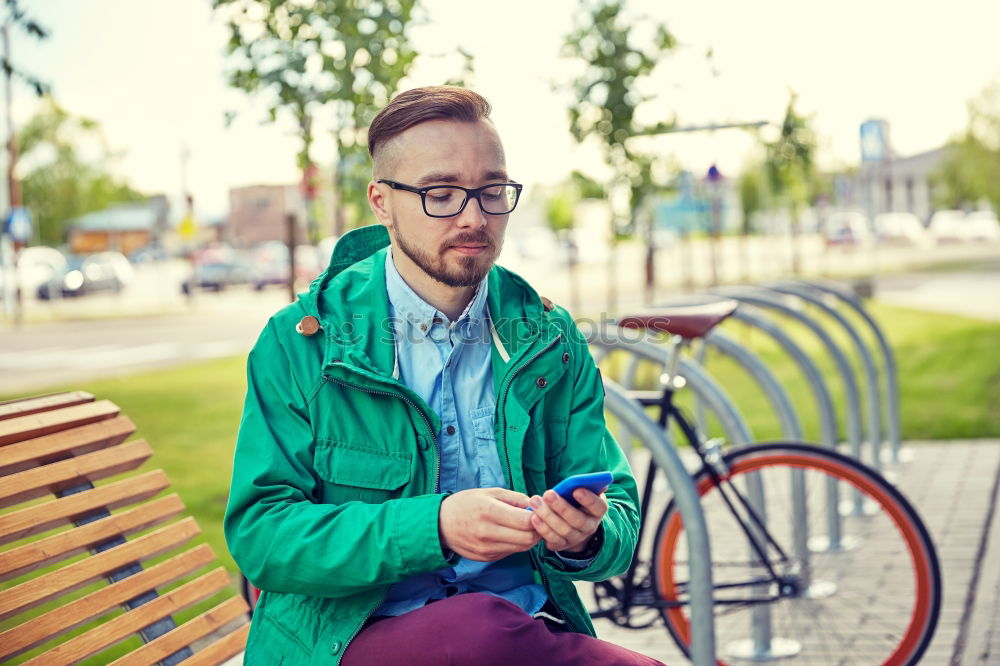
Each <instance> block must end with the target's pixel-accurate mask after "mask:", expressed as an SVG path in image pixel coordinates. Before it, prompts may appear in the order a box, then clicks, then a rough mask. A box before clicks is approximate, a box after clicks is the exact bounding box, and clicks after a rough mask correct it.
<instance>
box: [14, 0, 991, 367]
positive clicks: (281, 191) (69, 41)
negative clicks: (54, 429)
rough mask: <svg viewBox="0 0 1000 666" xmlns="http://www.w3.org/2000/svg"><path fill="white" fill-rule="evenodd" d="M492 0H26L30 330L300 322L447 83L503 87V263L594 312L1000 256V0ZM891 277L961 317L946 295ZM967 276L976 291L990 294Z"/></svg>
mask: <svg viewBox="0 0 1000 666" xmlns="http://www.w3.org/2000/svg"><path fill="white" fill-rule="evenodd" d="M488 16H489V17H488V18H486V17H485V16H483V15H480V14H478V13H473V12H470V8H469V6H468V4H467V3H462V2H458V1H457V0H395V1H375V0H372V1H367V2H360V1H354V0H352V1H348V0H342V1H339V0H328V1H323V0H315V1H313V0H302V1H300V2H287V3H271V2H256V1H251V0H230V1H223V0H214V1H213V2H209V1H207V0H186V1H178V2H171V3H132V2H127V1H125V0H118V1H116V0H101V1H98V2H90V3H75V2H71V1H69V0H51V1H49V2H45V3H30V2H23V1H21V2H7V3H5V5H4V9H3V16H2V19H3V42H4V51H3V54H4V63H5V79H6V80H5V106H6V115H5V123H4V126H3V128H2V129H3V131H4V132H5V135H6V137H7V138H8V139H9V141H8V145H7V150H6V151H4V155H3V158H4V161H5V166H6V167H7V168H6V169H5V172H6V175H7V177H6V178H4V179H2V186H0V189H2V190H3V191H2V198H0V201H2V203H3V208H4V211H5V212H4V231H5V233H4V243H3V270H2V279H3V282H2V290H0V291H2V298H3V305H4V309H3V316H4V325H16V324H18V323H19V322H34V321H53V320H64V319H79V318H87V319H92V318H95V317H98V318H100V317H108V316H128V315H135V314H150V313H171V312H173V313H177V312H184V311H190V310H191V309H192V308H198V305H197V302H198V301H199V300H200V301H203V303H202V304H203V305H205V304H209V305H210V308H209V311H211V312H219V311H228V310H229V309H230V307H229V305H227V304H232V303H240V309H243V308H244V307H251V306H250V305H248V303H262V305H261V310H263V311H269V310H272V309H273V307H274V306H275V304H276V303H277V304H280V301H281V299H283V298H288V296H287V294H289V293H291V292H294V290H295V289H301V288H304V287H305V286H306V285H307V284H308V282H309V280H310V279H311V278H313V277H314V276H315V275H317V274H318V273H319V272H320V271H321V270H322V269H323V268H324V267H325V265H326V263H327V261H328V258H329V256H330V251H331V250H332V247H333V245H334V244H335V242H336V239H337V238H338V237H339V236H341V235H342V234H343V233H345V232H346V231H348V230H350V229H351V228H354V227H357V226H360V225H365V224H370V223H372V222H373V218H372V216H371V214H370V212H369V211H368V208H367V204H366V202H365V198H364V191H365V185H366V183H367V180H368V177H369V170H370V166H369V162H368V158H367V153H366V152H365V148H364V146H365V127H366V126H367V124H368V122H369V121H370V119H371V117H372V116H373V115H374V113H375V112H377V110H378V109H379V108H380V107H381V106H382V105H384V104H385V102H386V101H387V100H388V99H389V98H390V97H391V96H392V95H393V94H394V93H395V92H397V91H399V90H404V89H407V88H410V87H414V86H418V85H427V84H438V83H443V82H451V83H462V84H465V85H469V86H472V87H474V88H476V89H477V90H479V91H480V92H482V93H483V94H485V95H486V96H487V97H488V98H489V99H490V100H491V101H492V103H493V105H494V110H495V111H494V119H495V121H496V124H497V125H498V127H499V129H500V131H501V135H502V137H503V138H504V141H505V144H506V148H507V152H508V161H509V166H510V170H511V173H512V174H513V176H514V177H515V178H516V179H517V180H519V181H520V182H522V183H524V184H525V185H526V189H525V196H524V198H523V199H522V202H523V203H522V204H521V206H520V208H519V210H518V211H517V213H516V214H515V216H514V217H513V218H512V221H511V225H510V231H509V235H508V239H507V244H506V247H505V251H504V254H503V257H502V260H501V263H503V264H505V265H508V266H509V267H511V268H513V269H514V270H517V271H520V272H522V273H523V274H524V275H525V277H527V278H528V279H529V280H531V281H532V282H533V283H534V284H535V285H536V287H537V288H538V289H539V290H540V291H542V292H543V293H546V294H547V295H549V297H551V298H553V299H555V300H557V301H559V302H562V303H564V304H566V305H567V306H568V307H570V309H571V310H572V311H573V312H574V313H576V314H577V315H578V316H594V315H596V314H597V313H601V312H607V313H614V312H617V311H619V310H620V308H622V307H627V306H629V305H634V304H637V303H652V302H655V301H656V299H657V298H658V297H660V296H662V295H663V294H668V293H670V292H672V291H677V290H683V289H691V288H693V287H696V286H698V285H702V286H703V285H708V284H717V283H725V282H746V281H759V280H761V279H767V278H774V277H777V276H782V275H795V274H802V275H815V274H823V275H830V276H838V277H844V278H849V279H852V280H861V281H862V283H863V284H862V286H863V288H864V289H866V290H869V291H870V290H871V289H873V288H874V281H873V280H874V279H875V278H877V277H879V276H886V275H889V274H899V273H900V272H905V271H909V270H912V269H914V268H917V267H922V266H925V265H926V264H928V263H938V264H940V263H944V264H948V265H950V266H955V265H956V264H962V263H964V262H982V261H984V260H992V259H994V258H995V257H996V256H997V249H998V247H1000V225H998V223H997V217H996V210H997V208H998V206H1000V58H997V57H995V54H994V53H992V52H991V51H990V50H989V49H988V48H986V46H987V45H988V44H989V43H990V39H991V34H990V30H991V29H992V28H991V26H994V25H997V24H998V23H1000V6H997V5H995V4H993V3H982V2H975V1H968V2H956V3H949V4H948V5H947V7H945V6H942V5H940V4H939V3H932V2H907V3H903V2H885V3H878V4H877V5H876V6H872V5H871V4H870V3H863V2H842V3H837V4H836V5H814V4H809V5H804V4H803V3H797V2H793V1H778V0H775V1H773V2H768V3H766V4H765V5H753V6H751V5H747V4H746V3H739V2H719V3H713V4H712V5H711V6H710V7H708V6H694V5H685V4H683V3H658V2H651V1H641V0H630V1H625V0H621V1H610V0H585V1H577V0H553V1H551V2H546V3H529V2H517V1H515V2H508V3H504V4H503V6H502V7H501V8H498V9H497V10H496V11H490V12H489V14H488ZM950 279H951V278H949V280H950ZM984 280H985V282H984ZM290 282H291V283H292V287H291V290H289V288H288V287H287V285H288V284H289V283H290ZM282 286H285V289H282ZM885 286H886V288H887V289H889V291H892V290H893V289H895V290H896V291H899V292H901V294H896V295H895V296H896V297H897V298H898V299H902V300H906V299H910V301H913V304H920V305H923V306H927V307H932V308H934V307H940V306H941V304H940V303H936V302H935V300H939V297H940V294H938V295H937V296H935V294H937V292H938V291H941V289H942V287H941V285H940V284H937V285H926V284H924V282H923V281H921V283H920V284H918V285H915V284H914V283H913V281H912V280H910V281H905V280H904V281H899V280H895V281H893V280H890V281H888V282H887V283H886V285H885ZM959 286H961V285H959ZM997 286H1000V284H998V282H997V280H996V278H995V276H994V275H993V274H992V272H990V275H989V277H988V278H987V277H984V276H983V275H981V274H980V272H979V271H977V274H976V275H974V276H973V277H972V279H970V280H968V284H967V285H965V287H966V288H967V289H969V290H971V291H970V292H969V293H970V295H974V298H973V299H972V300H975V299H979V300H986V301H989V303H979V304H971V305H970V304H968V303H966V305H968V306H969V307H967V308H966V309H967V310H969V311H970V312H971V313H972V314H976V313H979V312H980V311H982V310H989V311H990V312H991V313H992V315H993V316H1000V306H998V305H997V301H998V300H1000V299H996V298H995V297H994V296H993V294H995V293H996V292H995V291H993V288H995V287H997ZM918 287H920V288H918ZM946 287H947V288H946V289H944V291H945V292H946V293H948V294H949V297H948V298H947V299H946V300H947V301H948V305H949V306H950V307H956V304H955V301H956V300H963V301H965V300H968V299H955V298H954V294H955V291H954V289H956V288H958V287H956V286H955V285H954V284H952V283H951V282H950V281H949V282H948V284H947V285H946ZM986 287H989V288H988V289H986ZM268 292H272V293H270V294H269V293H268ZM584 292H585V293H586V297H584V296H583V294H584ZM223 293H224V294H225V296H224V298H223V297H219V298H217V297H216V296H219V295H220V294H223ZM203 294H207V296H203ZM206 299H208V300H206ZM244 301H246V302H244ZM908 302H909V301H908ZM234 348H235V347H234ZM218 349H219V351H228V350H229V349H230V347H226V346H225V345H220V346H218ZM3 354H4V351H3V350H2V349H0V370H2V369H8V370H9V369H12V368H11V366H10V361H9V360H6V359H5V357H4V356H3ZM21 360H22V361H23V359H21ZM5 362H6V363H7V365H6V366H5V365H4V363H5Z"/></svg>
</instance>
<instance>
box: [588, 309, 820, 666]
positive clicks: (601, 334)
mask: <svg viewBox="0 0 1000 666" xmlns="http://www.w3.org/2000/svg"><path fill="white" fill-rule="evenodd" d="M584 335H585V336H586V337H587V340H588V342H589V343H590V344H591V346H596V347H597V348H598V349H602V348H603V349H604V350H606V351H603V352H600V353H599V354H595V357H596V358H603V357H604V356H605V355H606V354H607V352H608V351H611V350H612V349H623V350H625V351H628V352H631V353H632V354H634V355H635V356H637V357H642V358H645V359H647V360H650V361H652V362H654V363H657V364H659V365H661V366H664V367H666V366H667V365H668V364H669V363H670V361H671V353H670V352H669V351H667V350H666V349H664V348H663V347H662V346H660V345H655V344H653V343H650V342H647V341H644V340H636V341H627V342H620V341H617V340H618V339H619V338H620V336H621V333H620V329H619V328H618V327H617V326H612V325H606V326H604V327H600V328H597V329H595V330H592V331H590V332H586V331H585V332H584ZM679 361H680V362H679V365H678V374H680V375H681V376H682V377H684V378H685V380H686V381H687V385H688V386H689V387H690V388H691V390H692V391H694V393H695V394H696V395H697V396H698V398H699V399H701V400H703V401H704V402H705V404H706V405H707V407H708V408H709V409H710V410H711V411H712V412H713V413H714V414H715V416H716V418H718V420H719V423H720V425H721V426H722V429H723V431H725V433H726V437H727V439H728V440H729V441H730V442H731V443H732V444H733V445H735V446H743V445H746V444H749V443H750V442H751V441H752V439H753V436H752V434H751V432H750V428H749V426H748V425H747V423H746V421H745V420H744V419H743V417H742V415H741V414H740V413H739V410H738V409H737V408H736V406H735V405H734V404H733V402H732V401H731V400H730V398H729V397H728V396H727V395H726V393H725V391H723V390H722V388H721V387H720V386H719V385H718V384H717V383H716V382H715V380H713V379H712V378H711V377H710V376H709V375H708V374H707V373H706V372H705V371H704V369H702V368H701V366H699V365H698V364H697V363H695V362H694V361H692V360H690V359H687V358H681V359H679ZM640 412H641V410H640ZM643 416H645V415H644V414H643ZM646 420H647V421H649V419H648V418H647V419H646ZM649 423H650V424H652V421H649ZM652 425H653V427H656V428H657V429H659V428H658V427H657V426H655V424H652ZM677 460H678V462H680V459H679V457H678V459H677ZM657 463H658V464H659V460H658V459H657ZM689 478H690V477H689ZM798 487H799V488H800V489H801V494H800V497H804V486H802V485H799V486H798ZM747 492H748V500H749V502H750V504H751V506H753V507H754V509H755V510H756V512H757V515H758V517H759V519H760V521H761V523H762V524H766V521H767V515H766V513H765V507H764V489H763V486H762V484H761V479H760V477H759V475H757V474H749V475H747ZM793 504H795V502H793ZM803 504H804V502H803ZM795 519H796V518H795V517H793V520H795ZM801 520H802V521H803V523H804V521H805V516H804V514H801ZM796 524H797V523H796ZM797 536H798V535H797ZM797 541H801V539H797ZM806 548H807V546H806ZM692 612H693V609H692ZM750 634H751V638H750V639H749V640H747V641H737V642H736V643H734V644H731V645H730V646H728V650H727V651H729V652H733V653H738V654H739V656H747V657H749V658H752V659H754V660H759V661H764V660H770V659H779V658H783V657H788V656H791V655H794V654H796V653H797V652H798V651H799V650H800V648H801V646H800V645H799V643H798V642H797V641H793V640H789V639H785V638H779V637H775V636H774V635H773V626H772V622H771V609H770V607H769V606H768V605H767V604H759V605H757V606H756V607H755V608H754V609H753V611H752V614H751V627H750Z"/></svg>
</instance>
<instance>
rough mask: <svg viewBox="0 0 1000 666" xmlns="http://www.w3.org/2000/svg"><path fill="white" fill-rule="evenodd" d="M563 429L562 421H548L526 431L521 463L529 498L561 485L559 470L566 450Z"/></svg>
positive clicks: (563, 421) (563, 420)
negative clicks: (531, 495) (530, 495)
mask: <svg viewBox="0 0 1000 666" xmlns="http://www.w3.org/2000/svg"><path fill="white" fill-rule="evenodd" d="M566 427H567V420H566V419H563V418H550V419H546V420H544V421H542V422H540V423H537V424H535V425H533V426H532V427H531V428H530V429H529V430H528V432H527V435H526V436H525V438H524V448H523V449H522V452H521V461H522V465H523V467H524V481H525V485H526V486H527V489H528V493H529V494H533V495H541V494H542V493H544V492H545V491H546V490H548V489H549V488H551V487H552V486H554V485H555V484H557V483H559V482H560V481H562V478H561V477H560V471H559V470H560V467H561V466H562V457H563V452H564V451H565V449H566Z"/></svg>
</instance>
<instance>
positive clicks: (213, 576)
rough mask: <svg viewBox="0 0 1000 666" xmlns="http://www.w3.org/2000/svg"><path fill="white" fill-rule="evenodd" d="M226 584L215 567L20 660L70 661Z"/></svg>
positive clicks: (52, 664) (45, 665) (57, 665)
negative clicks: (28, 658)
mask: <svg viewBox="0 0 1000 666" xmlns="http://www.w3.org/2000/svg"><path fill="white" fill-rule="evenodd" d="M228 586H229V574H227V573H226V570H225V569H223V568H222V567H219V568H218V569H214V570H212V571H211V572H210V573H207V574H205V575H204V576H201V577H200V578H196V579H195V580H193V581H191V582H189V583H186V584H184V585H182V586H180V587H178V588H176V589H173V590H171V591H170V592H167V593H166V594H164V595H163V596H162V597H159V598H157V599H154V600H153V601H150V602H149V603H146V604H143V605H142V606H139V607H138V608H135V609H133V610H131V611H129V612H127V613H125V614H123V615H120V616H118V617H116V618H114V619H113V620H109V621H108V622H105V623H104V624H102V625H100V626H99V627H96V628H94V629H91V630H90V631H88V632H86V633H84V634H80V635H79V636H76V637H74V638H72V639H70V640H68V641H66V642H65V643H63V644H62V645H58V646H56V647H54V648H52V649H51V650H49V651H48V652H45V653H43V654H40V655H38V656H37V657H35V658H33V659H30V660H28V661H26V662H24V663H25V665H27V664H31V665H32V666H61V665H63V664H74V663H76V662H78V661H80V660H82V659H86V658H87V657H89V656H91V655H93V654H96V653H98V652H100V651H101V650H104V649H105V648H108V647H110V646H112V645H114V644H115V643H118V642H120V641H122V640H124V639H126V638H128V637H129V636H131V635H132V634H134V633H136V632H138V631H139V630H140V629H142V628H143V627H146V626H148V625H150V624H152V623H153V622H155V621H156V620H158V619H160V618H163V617H166V616H167V615H171V614H173V613H176V612H177V611H179V610H182V609H184V608H187V607H188V606H190V605H192V604H195V603H197V602H199V601H201V600H202V599H205V598H207V597H210V596H212V595H213V594H215V593H216V592H218V591H220V590H224V589H225V588H226V587H228Z"/></svg>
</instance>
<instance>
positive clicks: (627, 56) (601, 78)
mask: <svg viewBox="0 0 1000 666" xmlns="http://www.w3.org/2000/svg"><path fill="white" fill-rule="evenodd" d="M625 4H626V3H625V0H589V1H588V0H582V1H581V5H582V7H583V9H584V10H585V11H583V12H581V13H580V16H582V17H583V18H582V19H581V20H580V21H578V25H577V26H576V28H575V29H574V30H573V32H571V33H570V34H569V35H568V36H567V37H566V41H565V43H564V46H563V53H564V54H565V55H568V56H571V57H574V58H579V59H581V60H582V61H584V62H585V63H586V64H587V68H586V69H585V71H584V72H583V73H582V74H581V75H580V76H578V77H577V78H576V79H574V80H573V81H572V83H571V84H570V87H571V89H572V91H573V93H574V97H575V99H574V102H573V104H572V105H571V106H570V108H569V118H570V132H571V133H572V134H573V138H574V139H576V140H577V141H578V142H583V141H585V140H587V139H588V138H593V139H594V140H596V141H598V142H599V143H600V146H601V150H602V152H603V154H604V161H605V163H606V164H607V165H608V166H609V167H610V168H611V170H612V172H613V173H614V179H613V180H614V182H613V183H612V184H611V185H612V187H618V186H623V187H627V188H628V195H629V196H628V200H629V214H628V219H626V220H617V221H616V226H621V225H623V224H625V225H627V226H629V227H632V228H634V226H635V223H636V219H635V217H636V214H637V213H638V211H639V210H640V208H641V207H642V203H643V201H644V200H645V198H646V197H647V196H648V195H649V194H650V193H651V192H653V191H654V190H655V189H656V187H657V186H656V184H655V183H654V179H653V171H654V163H655V160H656V157H655V156H654V155H652V154H644V153H642V152H639V151H638V150H636V149H634V148H632V147H630V146H629V144H628V141H629V139H631V138H633V137H636V136H646V135H650V134H655V133H657V131H663V130H665V129H668V128H670V127H672V126H673V123H672V122H669V123H660V124H659V125H658V126H656V127H643V126H641V125H639V124H638V123H637V122H636V120H635V113H636V109H637V107H638V106H639V105H640V104H642V103H643V102H646V101H648V100H649V99H650V98H649V97H643V96H642V95H640V94H639V93H638V91H637V84H638V82H639V81H640V80H641V79H643V78H645V77H648V76H649V75H650V74H652V72H653V70H655V69H656V67H657V65H658V64H659V63H660V62H661V61H662V60H663V56H664V55H665V54H666V53H668V52H670V51H671V50H672V49H673V48H674V47H675V45H676V40H675V39H674V36H673V35H672V34H671V33H670V32H669V31H668V30H667V28H666V26H663V25H656V26H655V28H654V30H653V35H652V38H651V39H650V40H649V41H648V43H645V44H640V43H637V40H638V37H637V35H638V33H639V32H640V31H637V30H635V25H634V23H635V22H634V21H633V20H631V19H629V18H627V17H626V16H625Z"/></svg>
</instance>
